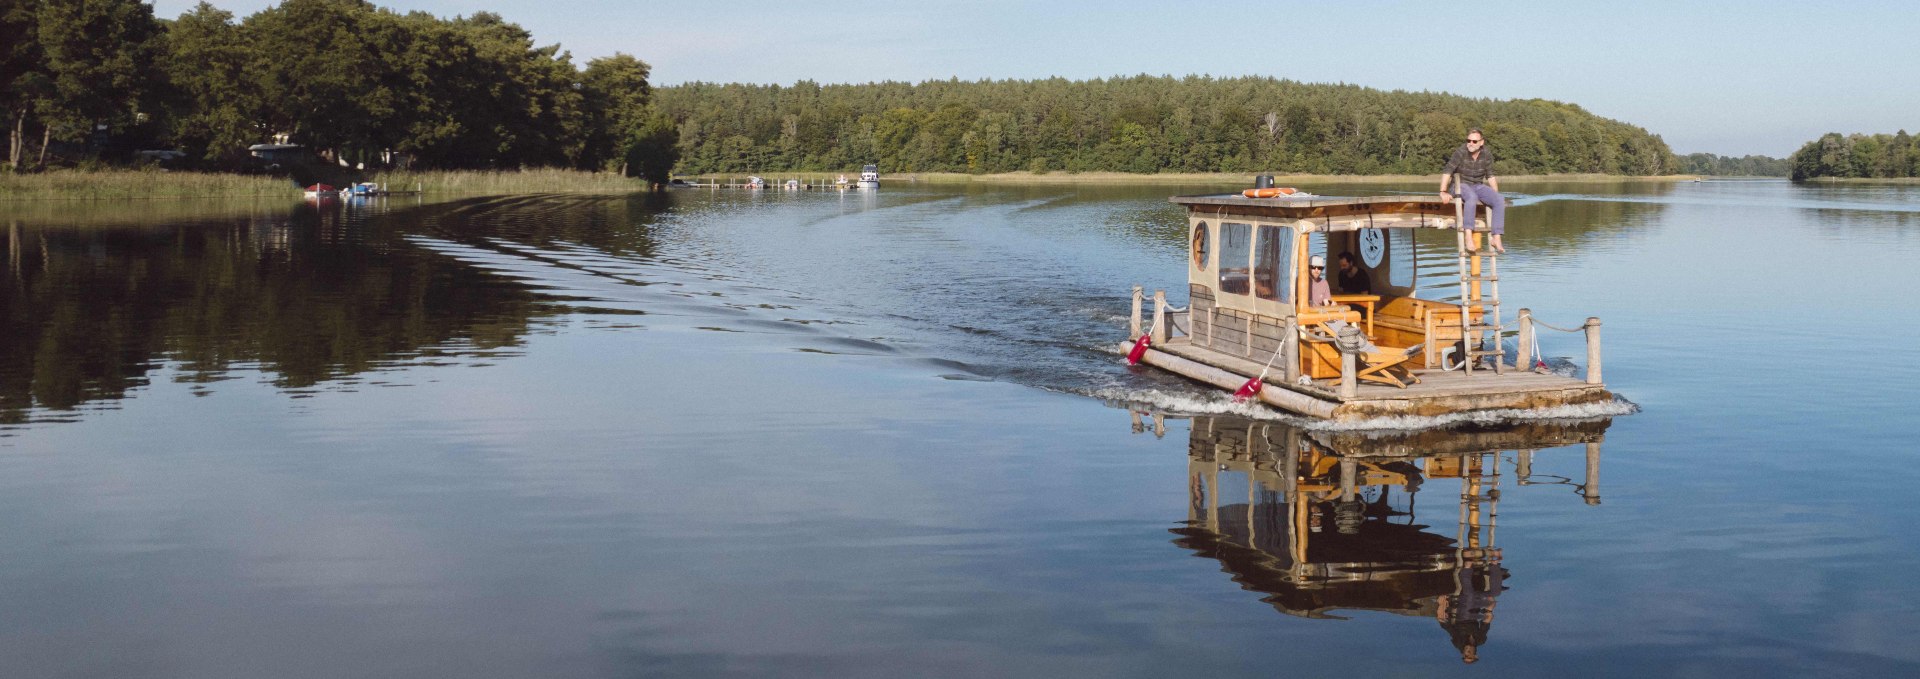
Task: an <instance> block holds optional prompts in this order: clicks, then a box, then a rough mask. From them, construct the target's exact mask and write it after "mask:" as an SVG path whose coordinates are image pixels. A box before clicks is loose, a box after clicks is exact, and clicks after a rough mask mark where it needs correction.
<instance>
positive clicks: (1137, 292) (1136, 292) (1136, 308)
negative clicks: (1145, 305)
mask: <svg viewBox="0 0 1920 679" xmlns="http://www.w3.org/2000/svg"><path fill="white" fill-rule="evenodd" d="M1145 295H1146V293H1145V292H1143V291H1142V289H1141V288H1140V286H1138V285H1136V286H1133V315H1132V316H1129V317H1128V318H1129V319H1131V320H1132V323H1133V325H1132V326H1131V329H1130V330H1129V331H1128V332H1127V339H1134V338H1138V337H1139V336H1140V301H1141V298H1142V297H1144V296H1145Z"/></svg>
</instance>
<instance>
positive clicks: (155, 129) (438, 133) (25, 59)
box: [0, 0, 674, 181]
mask: <svg viewBox="0 0 1920 679" xmlns="http://www.w3.org/2000/svg"><path fill="white" fill-rule="evenodd" d="M649 75H650V67H649V66H648V65H647V64H646V62H643V61H641V60H639V59H637V58H634V57H632V56H630V55H626V54H616V55H614V56H611V57H603V58H597V59H592V60H589V61H588V62H586V64H585V65H584V66H583V67H582V66H576V65H575V64H574V63H573V60H572V56H571V55H570V54H569V53H567V52H566V51H564V50H562V49H561V48H560V46H559V45H545V46H542V45H539V44H537V43H536V42H535V41H534V38H533V36H532V34H531V33H529V32H528V31H527V30H526V29H525V28H522V27H520V26H518V25H516V24H513V23H510V22H508V21H506V20H505V19H503V18H501V17H500V16H499V15H496V14H492V13H489V12H479V13H475V14H473V15H471V16H465V17H455V18H452V19H441V18H437V17H435V16H433V15H431V14H428V13H425V12H408V13H404V14H403V13H399V12H395V11H392V10H388V9H382V8H379V7H376V6H374V5H373V4H372V3H369V2H366V1H365V0H283V1H282V2H280V3H278V4H276V5H273V6H270V7H268V8H266V9H264V10H261V11H259V12H257V13H255V14H253V15H251V16H248V17H246V18H244V19H240V20H236V19H235V17H234V15H233V14H232V13H231V12H227V11H225V10H221V9H218V8H215V7H213V6H212V5H209V4H207V3H204V2H202V3H200V4H199V5H198V6H197V7H195V8H193V9H192V10H190V11H188V12H186V13H185V14H182V15H181V16H180V17H178V18H176V19H171V20H162V19H157V18H155V17H154V15H153V8H152V6H151V5H149V4H147V3H145V2H142V1H140V0H7V2H6V3H5V5H4V6H0V111H4V112H5V116H6V121H5V123H6V127H7V129H8V142H7V155H6V158H5V159H4V160H5V163H6V166H7V167H8V168H11V169H13V170H14V171H16V172H18V171H28V170H34V169H40V168H43V167H45V166H47V164H48V163H49V162H53V163H56V164H59V163H65V164H74V163H76V162H84V161H90V160H96V159H107V160H115V159H119V160H128V159H131V158H133V157H135V156H134V154H135V152H136V151H135V149H165V150H178V151H181V152H184V154H185V155H186V156H187V159H188V160H191V161H197V163H198V165H199V166H200V167H205V168H209V169H236V168H238V167H241V166H243V165H244V164H245V162H246V158H247V146H249V145H252V144H256V143H262V142H271V141H288V142H292V143H296V144H302V145H305V146H306V147H307V148H309V149H312V150H313V151H315V152H317V153H318V155H320V156H321V157H323V158H325V159H326V160H329V161H339V160H350V161H353V162H354V163H356V164H358V163H367V164H368V165H369V166H370V167H371V166H372V165H374V164H382V165H387V166H392V165H413V166H415V167H421V168H442V169H502V168H521V167H558V168H573V169H580V170H592V171H603V170H620V169H624V170H626V172H627V174H630V175H635V176H641V175H645V176H648V177H649V178H656V180H657V181H665V180H666V176H667V173H668V171H669V170H670V169H671V168H672V164H673V162H672V161H673V158H672V151H673V148H674V144H673V139H672V129H673V125H672V123H671V122H670V121H667V120H665V119H664V118H661V117H660V116H659V115H658V113H657V112H656V111H654V110H653V109H652V108H651V107H649V106H648V100H649V99H650V97H651V95H652V88H651V87H650V86H649V84H648V82H647V79H648V77H649ZM396 154H397V155H396ZM50 155H51V156H53V157H52V158H51V159H50V158H49V156H50Z"/></svg>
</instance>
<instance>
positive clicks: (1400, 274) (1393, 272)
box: [1387, 230, 1414, 288]
mask: <svg viewBox="0 0 1920 679" xmlns="http://www.w3.org/2000/svg"><path fill="white" fill-rule="evenodd" d="M1413 274H1414V270H1413V231H1411V230H1405V231H1388V232H1387V285H1390V286H1393V287H1396V288H1411V287H1413Z"/></svg>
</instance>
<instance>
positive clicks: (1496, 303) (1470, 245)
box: [1453, 200, 1506, 376]
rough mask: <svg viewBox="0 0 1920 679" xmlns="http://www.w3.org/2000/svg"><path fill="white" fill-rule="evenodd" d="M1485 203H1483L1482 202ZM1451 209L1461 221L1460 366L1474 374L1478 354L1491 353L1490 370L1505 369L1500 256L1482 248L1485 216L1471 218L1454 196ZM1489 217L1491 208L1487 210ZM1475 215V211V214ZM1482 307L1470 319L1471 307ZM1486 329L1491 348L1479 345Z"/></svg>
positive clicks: (1486, 231)
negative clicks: (1462, 354) (1463, 353)
mask: <svg viewBox="0 0 1920 679" xmlns="http://www.w3.org/2000/svg"><path fill="white" fill-rule="evenodd" d="M1483 207H1484V206H1483ZM1453 213H1454V216H1455V217H1456V218H1458V219H1459V220H1460V221H1459V224H1460V230H1459V234H1458V235H1459V237H1458V239H1457V243H1458V245H1457V247H1458V250H1459V254H1460V342H1461V343H1462V344H1463V345H1465V347H1466V356H1465V357H1463V359H1462V360H1464V361H1465V366H1464V367H1463V368H1462V370H1465V371H1466V374H1467V375H1468V376H1472V375H1473V367H1474V365H1475V364H1477V363H1479V362H1480V359H1481V358H1484V357H1487V356H1492V357H1493V372H1494V373H1495V374H1504V373H1505V372H1506V347H1504V346H1502V345H1501V343H1500V333H1501V332H1502V331H1503V330H1505V328H1504V327H1502V326H1501V325H1500V257H1499V255H1498V254H1496V253H1495V252H1494V251H1493V249H1492V248H1490V247H1489V248H1482V247H1480V246H1481V242H1480V234H1483V233H1490V232H1491V231H1492V229H1491V227H1489V226H1488V222H1487V221H1485V220H1481V221H1478V222H1476V221H1474V220H1473V218H1472V217H1469V216H1468V215H1467V214H1466V201H1462V200H1455V201H1454V202H1453ZM1488 215H1489V217H1491V215H1492V213H1491V211H1489V212H1488ZM1477 216H1478V215H1474V217H1477ZM1475 305H1478V306H1480V307H1481V315H1480V322H1478V323H1475V322H1474V319H1473V307H1474V306H1475ZM1487 333H1492V335H1493V348H1492V349H1482V348H1481V347H1482V346H1485V345H1486V342H1485V341H1484V340H1485V338H1486V335H1487Z"/></svg>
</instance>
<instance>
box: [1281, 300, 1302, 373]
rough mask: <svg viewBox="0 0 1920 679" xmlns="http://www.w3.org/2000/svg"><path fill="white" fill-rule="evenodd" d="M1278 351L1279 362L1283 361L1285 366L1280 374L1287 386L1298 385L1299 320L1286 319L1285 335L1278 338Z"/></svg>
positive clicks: (1289, 317)
mask: <svg viewBox="0 0 1920 679" xmlns="http://www.w3.org/2000/svg"><path fill="white" fill-rule="evenodd" d="M1280 351H1281V352H1282V354H1281V356H1280V360H1282V361H1285V362H1286V364H1287V365H1286V368H1285V369H1284V371H1283V372H1282V373H1281V374H1283V375H1286V378H1287V384H1298V383H1299V382H1300V319H1299V318H1296V317H1293V316H1288V317H1287V329H1286V331H1285V333H1284V334H1282V335H1281V336H1280Z"/></svg>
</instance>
